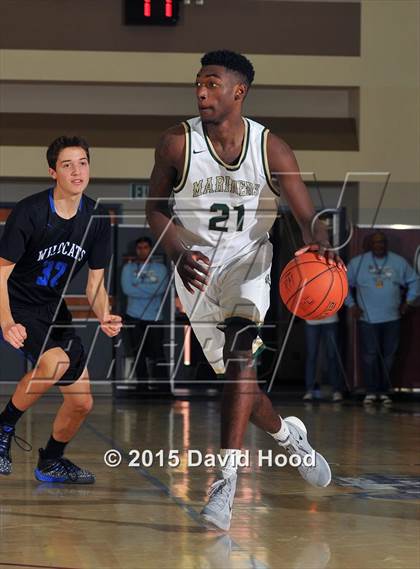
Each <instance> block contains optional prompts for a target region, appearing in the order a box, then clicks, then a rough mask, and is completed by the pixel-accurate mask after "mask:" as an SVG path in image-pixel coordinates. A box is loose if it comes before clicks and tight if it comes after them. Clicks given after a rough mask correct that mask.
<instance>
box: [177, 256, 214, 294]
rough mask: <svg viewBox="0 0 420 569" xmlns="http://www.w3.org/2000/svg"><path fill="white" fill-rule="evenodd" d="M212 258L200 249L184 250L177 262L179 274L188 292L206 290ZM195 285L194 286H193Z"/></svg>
mask: <svg viewBox="0 0 420 569" xmlns="http://www.w3.org/2000/svg"><path fill="white" fill-rule="evenodd" d="M209 266H210V260H209V258H208V257H206V256H205V255H203V253H200V251H184V253H182V255H181V256H180V257H179V260H178V263H177V270H178V274H179V276H180V277H181V279H182V282H183V283H184V286H185V288H186V289H187V291H188V292H191V293H193V292H194V288H196V289H198V290H201V291H204V288H205V286H206V285H207V283H208V274H209ZM193 287H194V288H193Z"/></svg>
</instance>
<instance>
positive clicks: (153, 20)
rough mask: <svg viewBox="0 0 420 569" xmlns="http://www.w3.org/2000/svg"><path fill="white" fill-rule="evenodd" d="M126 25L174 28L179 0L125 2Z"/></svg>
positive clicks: (135, 0)
mask: <svg viewBox="0 0 420 569" xmlns="http://www.w3.org/2000/svg"><path fill="white" fill-rule="evenodd" d="M124 1H125V6H124V14H125V23H126V24H127V25H134V26H174V25H175V24H176V23H177V21H178V13H179V0H124Z"/></svg>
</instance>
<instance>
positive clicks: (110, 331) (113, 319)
mask: <svg viewBox="0 0 420 569" xmlns="http://www.w3.org/2000/svg"><path fill="white" fill-rule="evenodd" d="M121 328H122V318H121V316H118V315H117V314H109V315H108V316H107V317H106V318H105V319H104V320H102V322H101V330H102V332H103V333H104V334H106V335H107V336H109V337H110V338H113V337H114V336H117V335H118V334H119V333H120V331H121Z"/></svg>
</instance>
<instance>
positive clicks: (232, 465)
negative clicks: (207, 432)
mask: <svg viewBox="0 0 420 569" xmlns="http://www.w3.org/2000/svg"><path fill="white" fill-rule="evenodd" d="M241 452H242V451H241V450H240V449H238V448H221V449H220V456H221V457H222V458H224V457H225V456H228V459H227V461H226V465H225V466H222V468H221V469H220V471H221V473H222V476H223V478H224V479H225V480H226V478H229V477H230V476H232V474H236V471H237V470H238V460H239V457H240V456H241Z"/></svg>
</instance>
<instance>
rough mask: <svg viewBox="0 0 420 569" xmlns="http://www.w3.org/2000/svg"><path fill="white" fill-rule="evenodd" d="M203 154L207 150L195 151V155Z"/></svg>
mask: <svg viewBox="0 0 420 569" xmlns="http://www.w3.org/2000/svg"><path fill="white" fill-rule="evenodd" d="M202 152H205V150H193V154H201V153H202Z"/></svg>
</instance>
